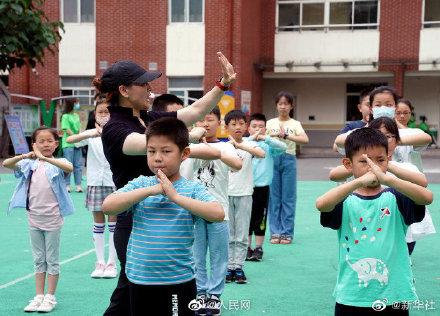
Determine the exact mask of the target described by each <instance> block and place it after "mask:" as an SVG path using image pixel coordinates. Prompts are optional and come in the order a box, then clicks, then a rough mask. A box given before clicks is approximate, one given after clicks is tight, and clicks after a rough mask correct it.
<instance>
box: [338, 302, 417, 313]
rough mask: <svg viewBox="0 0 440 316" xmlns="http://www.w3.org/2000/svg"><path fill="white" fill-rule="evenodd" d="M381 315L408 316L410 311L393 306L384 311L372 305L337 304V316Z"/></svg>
mask: <svg viewBox="0 0 440 316" xmlns="http://www.w3.org/2000/svg"><path fill="white" fill-rule="evenodd" d="M353 315H356V316H370V315H371V316H380V315H384V316H385V315H396V316H397V315H398V316H408V315H409V311H408V310H405V309H402V308H400V309H394V308H393V307H392V306H387V307H386V308H385V309H384V310H382V311H379V310H378V311H376V310H374V309H373V308H372V307H358V306H348V305H342V304H339V303H336V306H335V316H353Z"/></svg>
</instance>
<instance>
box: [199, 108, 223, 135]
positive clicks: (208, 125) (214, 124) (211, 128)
mask: <svg viewBox="0 0 440 316" xmlns="http://www.w3.org/2000/svg"><path fill="white" fill-rule="evenodd" d="M196 126H197V127H203V128H204V129H205V130H206V134H205V137H206V138H214V137H215V135H216V134H217V128H219V127H220V120H219V119H218V117H217V115H215V114H207V115H205V118H204V119H203V120H202V121H198V122H197V123H196Z"/></svg>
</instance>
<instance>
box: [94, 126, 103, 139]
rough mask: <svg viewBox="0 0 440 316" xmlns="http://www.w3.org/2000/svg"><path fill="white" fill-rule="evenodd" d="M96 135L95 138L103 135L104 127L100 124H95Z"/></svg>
mask: <svg viewBox="0 0 440 316" xmlns="http://www.w3.org/2000/svg"><path fill="white" fill-rule="evenodd" d="M95 128H96V134H95V137H101V135H102V127H101V125H99V124H98V123H95Z"/></svg>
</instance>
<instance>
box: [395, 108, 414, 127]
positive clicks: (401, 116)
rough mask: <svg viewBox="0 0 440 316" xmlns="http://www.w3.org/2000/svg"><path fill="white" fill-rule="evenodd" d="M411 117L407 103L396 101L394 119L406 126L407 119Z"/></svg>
mask: <svg viewBox="0 0 440 316" xmlns="http://www.w3.org/2000/svg"><path fill="white" fill-rule="evenodd" d="M410 118H411V109H410V107H409V106H408V104H405V103H398V104H397V107H396V120H397V121H398V122H399V123H401V124H402V125H403V126H408V122H409V119H410Z"/></svg>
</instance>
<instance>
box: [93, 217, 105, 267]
mask: <svg viewBox="0 0 440 316" xmlns="http://www.w3.org/2000/svg"><path fill="white" fill-rule="evenodd" d="M104 229H105V224H104V223H93V243H94V244H95V252H96V260H97V261H98V262H99V263H102V264H105V259H104Z"/></svg>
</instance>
